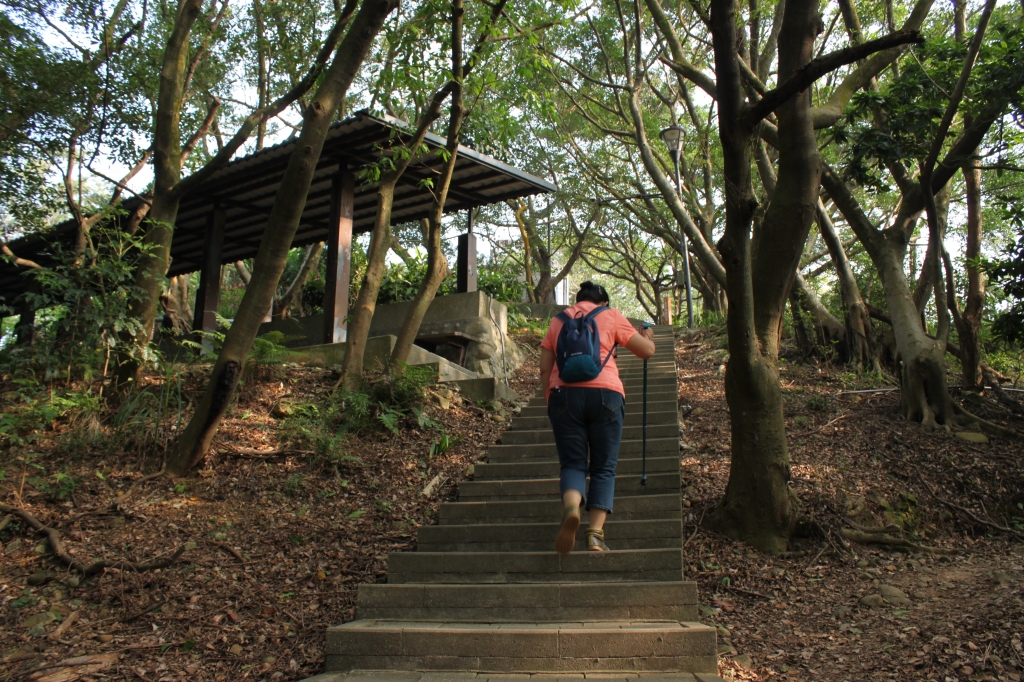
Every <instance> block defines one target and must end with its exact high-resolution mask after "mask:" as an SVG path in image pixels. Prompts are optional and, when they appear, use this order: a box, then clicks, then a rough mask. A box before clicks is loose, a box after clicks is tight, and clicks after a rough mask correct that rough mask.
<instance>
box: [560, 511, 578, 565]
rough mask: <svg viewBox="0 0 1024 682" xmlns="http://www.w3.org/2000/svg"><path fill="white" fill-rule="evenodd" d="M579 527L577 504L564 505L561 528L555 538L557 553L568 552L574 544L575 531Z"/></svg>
mask: <svg viewBox="0 0 1024 682" xmlns="http://www.w3.org/2000/svg"><path fill="white" fill-rule="evenodd" d="M579 528H580V508H579V505H573V506H571V507H566V508H565V510H564V511H563V512H562V528H561V529H560V530H559V531H558V537H557V538H555V551H556V552H558V553H559V554H568V553H569V552H571V551H572V548H573V547H574V546H575V545H576V531H577V530H579Z"/></svg>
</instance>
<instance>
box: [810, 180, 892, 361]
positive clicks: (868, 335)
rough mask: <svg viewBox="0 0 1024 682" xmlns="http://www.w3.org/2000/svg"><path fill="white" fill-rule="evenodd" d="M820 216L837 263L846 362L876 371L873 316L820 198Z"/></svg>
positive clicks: (824, 233) (825, 235)
mask: <svg viewBox="0 0 1024 682" xmlns="http://www.w3.org/2000/svg"><path fill="white" fill-rule="evenodd" d="M817 218H818V229H819V231H820V232H821V237H822V239H823V240H824V242H825V247H826V248H827V249H828V253H829V256H830V257H831V258H832V264H833V266H835V270H836V279H838V280H839V292H840V295H841V296H842V297H843V307H844V308H845V310H844V311H843V312H844V313H845V315H844V317H845V318H846V340H845V345H846V353H845V356H846V361H847V362H849V363H850V364H851V365H853V366H854V367H855V368H856V369H857V370H858V371H861V370H864V369H868V370H871V371H874V372H877V371H879V369H880V367H879V365H878V353H876V352H875V347H874V332H873V330H872V328H871V316H870V315H869V314H868V308H867V305H866V304H865V303H864V297H863V296H861V293H860V286H858V284H857V278H856V276H855V275H854V274H853V268H852V267H850V261H849V259H848V258H847V257H846V250H845V249H844V248H843V243H842V241H841V240H840V239H839V234H838V233H837V232H836V228H835V226H834V225H833V224H832V219H831V218H830V217H829V215H828V211H826V210H825V206H824V204H822V203H821V200H820V199H819V200H818V206H817Z"/></svg>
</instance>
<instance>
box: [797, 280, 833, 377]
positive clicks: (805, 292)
mask: <svg viewBox="0 0 1024 682" xmlns="http://www.w3.org/2000/svg"><path fill="white" fill-rule="evenodd" d="M791 298H795V300H796V301H797V302H798V303H799V305H800V307H801V308H802V309H803V310H805V311H806V312H807V313H808V314H809V315H810V321H811V322H812V323H813V325H814V336H813V337H812V342H813V344H814V346H815V347H816V350H815V352H816V354H817V355H819V356H820V357H822V358H823V359H826V360H831V359H835V358H836V357H837V356H838V358H839V360H840V361H841V362H846V361H847V357H846V356H845V349H846V326H845V325H844V324H843V323H842V322H840V321H839V320H837V319H836V318H835V316H834V315H833V314H832V313H831V311H829V309H828V308H826V307H825V304H824V303H822V302H821V299H819V298H818V295H817V294H815V293H814V290H813V289H811V288H810V287H809V286H808V285H807V282H806V281H805V280H804V278H803V276H802V275H801V274H800V273H799V272H798V273H796V276H795V277H794V278H793V293H792V296H791Z"/></svg>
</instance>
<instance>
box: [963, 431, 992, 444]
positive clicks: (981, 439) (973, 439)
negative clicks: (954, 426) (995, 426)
mask: <svg viewBox="0 0 1024 682" xmlns="http://www.w3.org/2000/svg"><path fill="white" fill-rule="evenodd" d="M956 437H957V438H959V439H960V440H965V441H967V442H968V443H987V442H988V436H986V435H985V434H984V433H978V432H977V431H957V434H956Z"/></svg>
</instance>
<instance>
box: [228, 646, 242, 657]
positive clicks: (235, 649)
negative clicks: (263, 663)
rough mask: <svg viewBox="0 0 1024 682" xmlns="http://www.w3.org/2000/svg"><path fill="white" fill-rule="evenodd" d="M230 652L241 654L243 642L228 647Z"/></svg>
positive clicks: (234, 654) (233, 654)
mask: <svg viewBox="0 0 1024 682" xmlns="http://www.w3.org/2000/svg"><path fill="white" fill-rule="evenodd" d="M228 653H229V654H231V655H232V656H238V655H239V654H241V653H242V645H241V644H232V645H231V648H230V649H228Z"/></svg>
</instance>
